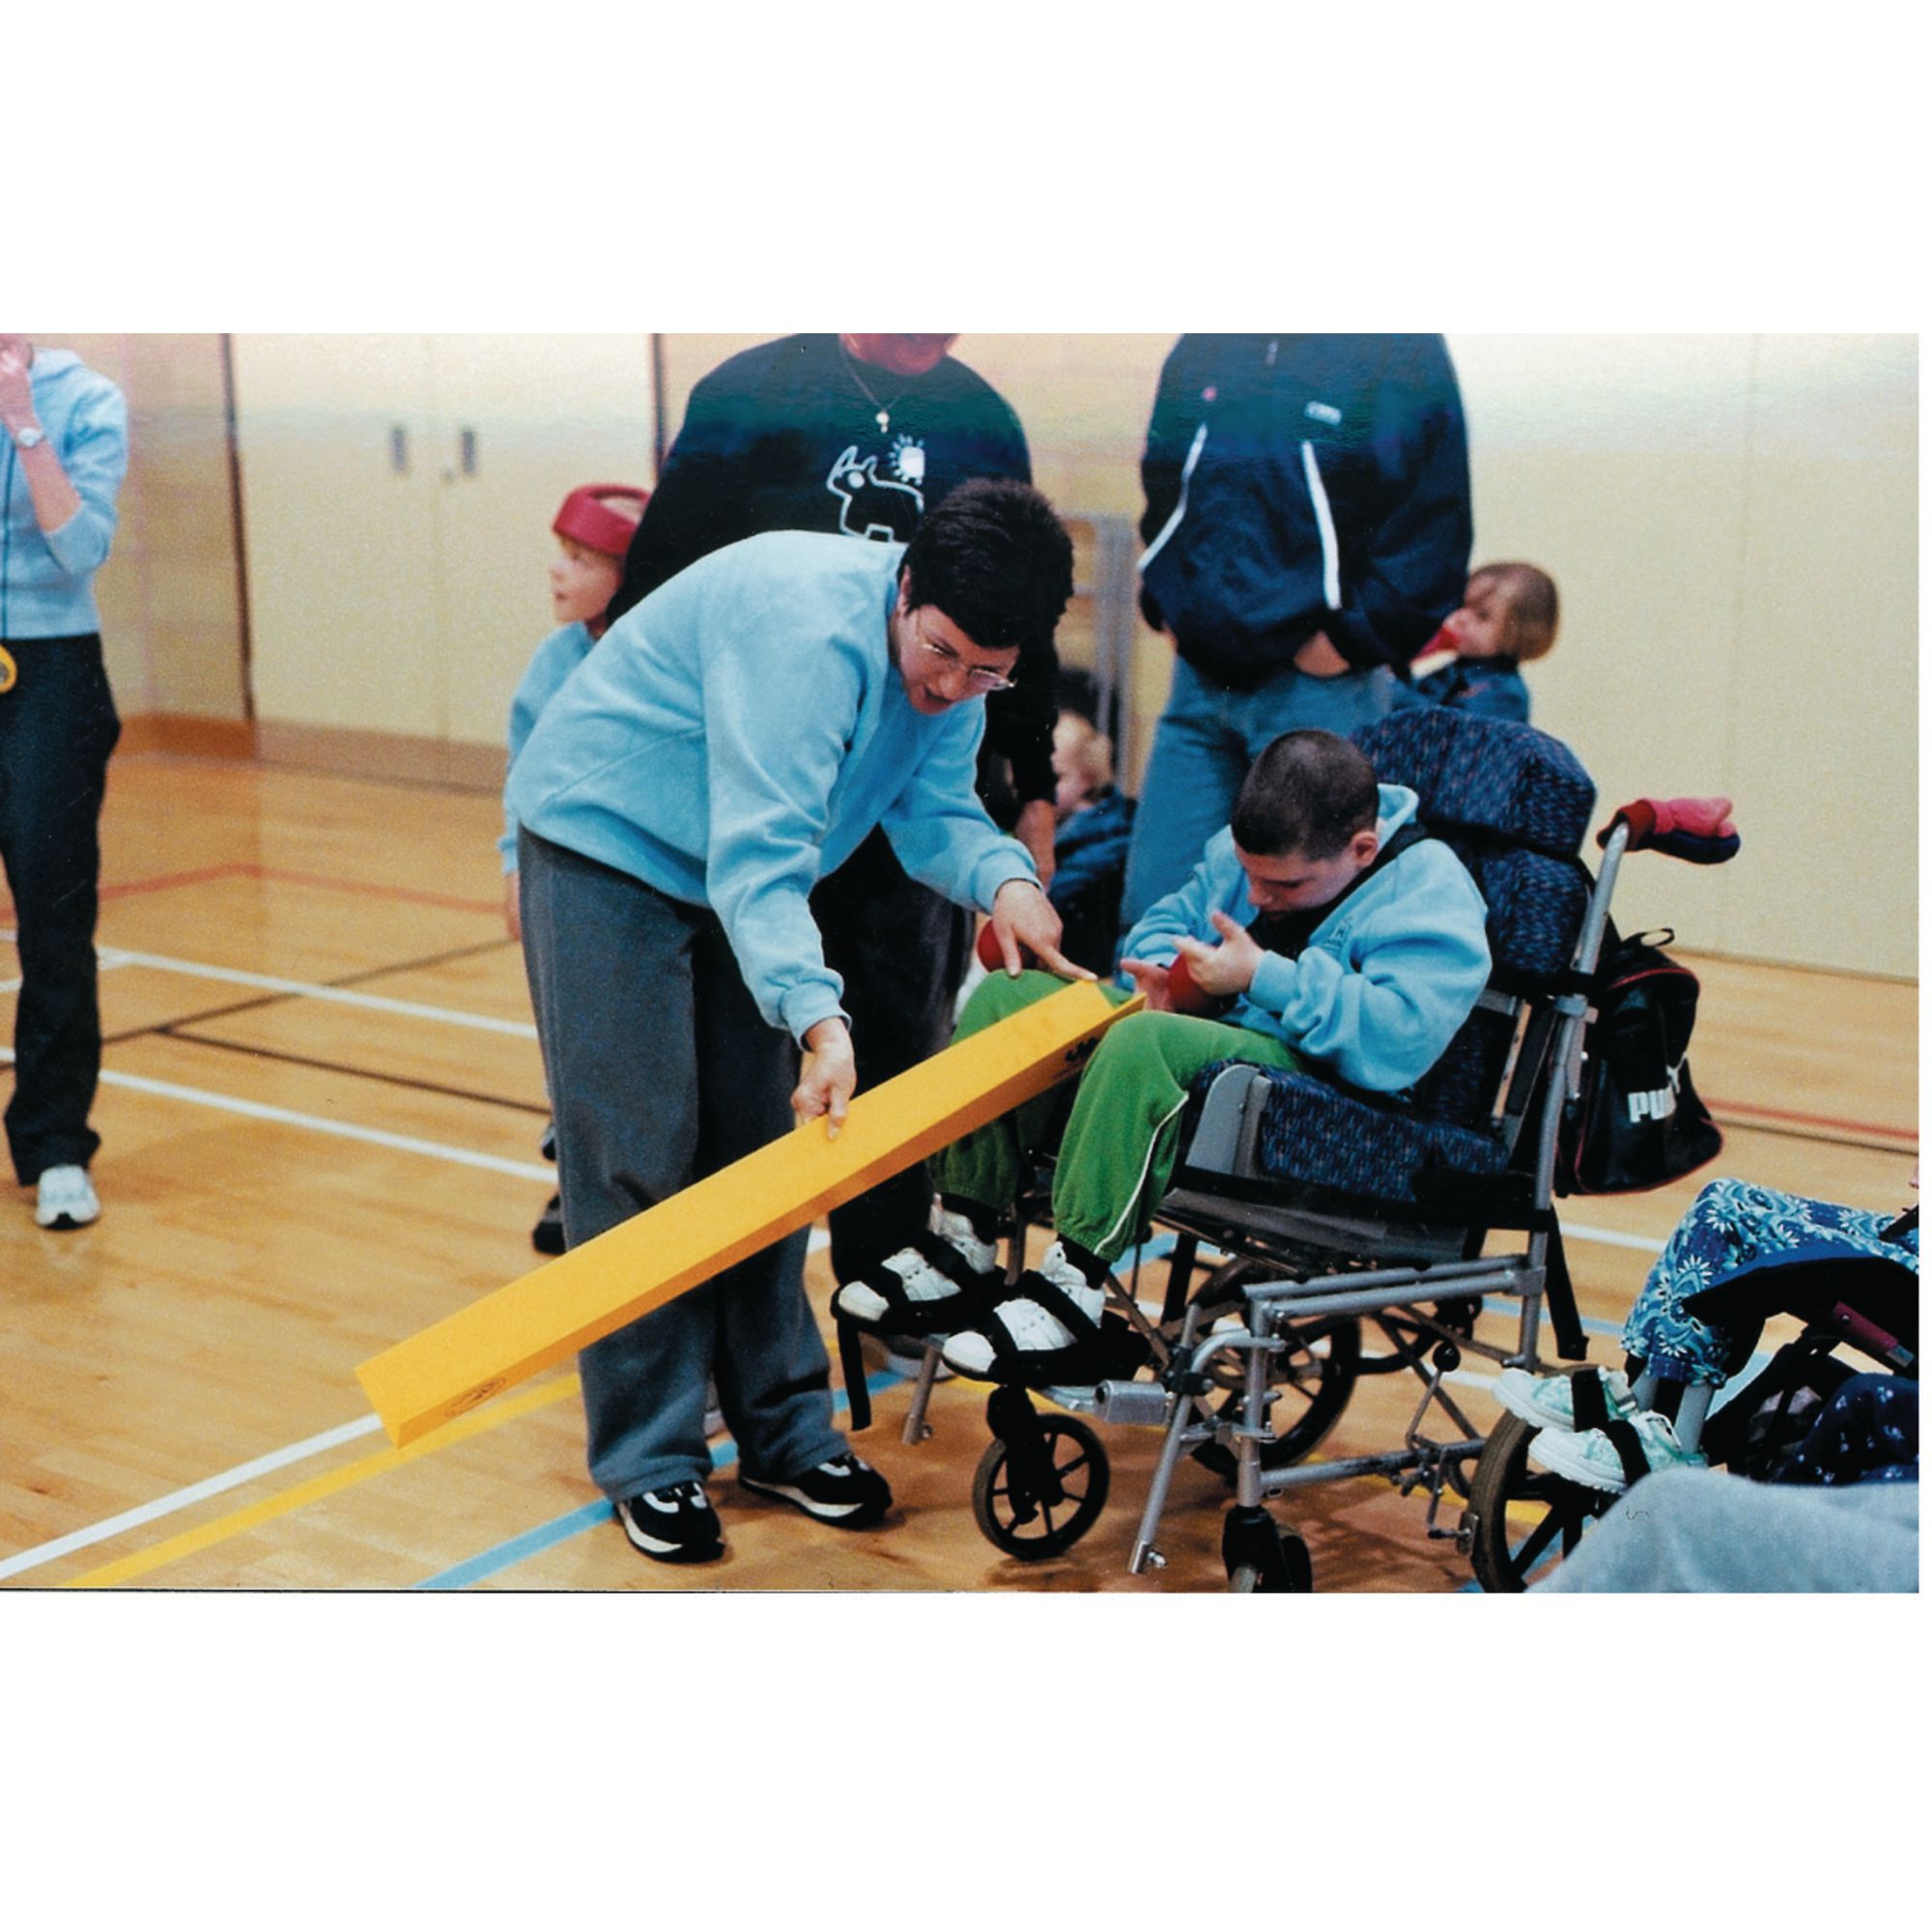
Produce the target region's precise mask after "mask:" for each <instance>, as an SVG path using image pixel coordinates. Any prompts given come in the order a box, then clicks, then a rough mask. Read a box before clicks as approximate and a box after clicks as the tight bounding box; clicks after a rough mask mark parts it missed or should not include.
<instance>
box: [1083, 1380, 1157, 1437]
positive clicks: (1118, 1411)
mask: <svg viewBox="0 0 1932 1932" xmlns="http://www.w3.org/2000/svg"><path fill="white" fill-rule="evenodd" d="M1168 1402H1169V1397H1168V1392H1167V1390H1166V1389H1165V1388H1163V1387H1162V1386H1161V1384H1160V1383H1159V1382H1145V1381H1133V1382H1102V1383H1100V1385H1099V1386H1098V1387H1097V1388H1096V1389H1095V1390H1094V1412H1095V1413H1096V1414H1097V1415H1098V1416H1099V1417H1100V1419H1101V1421H1103V1422H1124V1423H1139V1424H1141V1425H1143V1426H1145V1427H1149V1428H1154V1429H1159V1428H1163V1427H1164V1426H1165V1425H1166V1422H1167V1412H1168Z"/></svg>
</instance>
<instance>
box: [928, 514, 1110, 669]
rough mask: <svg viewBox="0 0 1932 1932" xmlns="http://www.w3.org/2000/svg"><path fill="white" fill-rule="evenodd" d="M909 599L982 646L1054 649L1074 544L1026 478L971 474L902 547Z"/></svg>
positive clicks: (1068, 589)
mask: <svg viewBox="0 0 1932 1932" xmlns="http://www.w3.org/2000/svg"><path fill="white" fill-rule="evenodd" d="M902 568H903V574H904V578H905V586H906V603H907V605H908V607H909V608H911V609H913V610H919V609H920V608H922V607H923V606H924V605H928V604H929V605H931V607H932V608H933V609H934V610H935V611H943V612H944V613H945V614H946V615H947V616H949V617H951V618H952V621H953V622H954V623H955V624H957V625H958V626H959V628H960V629H961V630H962V631H964V632H965V633H966V635H967V636H968V637H969V638H971V639H973V641H974V642H975V643H976V644H978V645H979V646H980V649H981V650H983V651H1010V650H1020V651H1027V652H1039V651H1044V650H1048V649H1051V647H1052V644H1053V633H1054V627H1055V626H1056V625H1057V624H1058V623H1059V622H1060V617H1061V613H1062V612H1063V611H1065V609H1066V605H1067V600H1068V599H1069V598H1070V597H1071V596H1072V595H1073V544H1072V540H1071V539H1070V538H1069V537H1068V536H1067V534H1066V532H1065V529H1064V528H1062V527H1061V523H1060V519H1059V518H1058V517H1056V516H1055V515H1054V514H1053V505H1052V504H1051V503H1049V502H1048V501H1047V500H1046V498H1045V497H1042V496H1041V495H1040V494H1039V492H1038V491H1037V490H1036V489H1035V488H1034V487H1033V486H1032V485H1031V484H1029V483H1018V482H1014V481H1013V480H1011V479H1010V478H997V479H996V478H991V477H976V478H975V479H974V480H973V481H972V482H970V483H962V484H960V485H959V487H958V488H957V489H956V490H952V491H949V492H948V493H947V495H946V496H945V497H944V498H942V499H941V501H940V503H939V506H938V507H937V508H936V509H933V510H929V511H928V512H927V513H926V515H925V517H924V518H923V521H922V522H921V524H920V526H919V527H918V528H917V529H916V530H915V531H914V532H913V536H912V542H911V543H909V544H908V545H907V546H906V554H905V562H904V565H903V566H902Z"/></svg>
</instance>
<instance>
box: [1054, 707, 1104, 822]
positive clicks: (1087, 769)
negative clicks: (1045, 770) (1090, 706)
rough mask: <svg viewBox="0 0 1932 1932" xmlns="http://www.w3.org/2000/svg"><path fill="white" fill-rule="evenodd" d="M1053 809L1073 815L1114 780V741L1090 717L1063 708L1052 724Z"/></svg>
mask: <svg viewBox="0 0 1932 1932" xmlns="http://www.w3.org/2000/svg"><path fill="white" fill-rule="evenodd" d="M1053 775H1054V777H1055V778H1056V779H1057V780H1058V781H1059V783H1058V784H1057V785H1056V786H1055V787H1054V793H1053V809H1054V811H1055V812H1056V814H1057V815H1058V816H1059V817H1061V818H1063V819H1065V818H1071V817H1072V816H1073V814H1074V813H1075V812H1076V811H1078V810H1080V808H1081V807H1082V806H1083V805H1085V804H1087V803H1088V802H1089V800H1091V799H1093V798H1094V797H1095V796H1096V795H1097V794H1098V793H1100V792H1103V791H1105V790H1106V789H1107V787H1108V786H1109V785H1110V784H1112V783H1113V782H1114V747H1113V744H1112V741H1111V740H1109V739H1108V738H1107V737H1106V735H1105V734H1104V733H1103V732H1102V731H1101V730H1100V729H1099V727H1098V726H1097V725H1095V724H1094V721H1093V720H1092V719H1091V718H1083V717H1082V716H1081V715H1080V713H1079V712H1077V711H1063V712H1062V713H1061V714H1060V717H1059V719H1058V721H1057V722H1056V723H1055V725H1054V727H1053Z"/></svg>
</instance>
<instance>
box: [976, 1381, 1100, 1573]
mask: <svg viewBox="0 0 1932 1932" xmlns="http://www.w3.org/2000/svg"><path fill="white" fill-rule="evenodd" d="M986 1415H987V1420H988V1421H989V1422H990V1423H991V1424H992V1426H993V1429H994V1435H993V1439H992V1441H990V1442H989V1443H987V1445H986V1453H985V1454H984V1455H983V1456H981V1457H980V1466H979V1468H978V1469H977V1470H975V1471H974V1474H973V1520H974V1521H975V1522H977V1523H978V1524H979V1525H980V1534H981V1535H982V1536H984V1537H985V1539H986V1541H987V1542H988V1543H990V1544H992V1545H993V1546H994V1548H998V1549H1004V1550H1005V1551H1006V1552H1007V1554H1008V1555H1009V1556H1016V1557H1018V1558H1019V1560H1020V1561H1021V1562H1022V1563H1040V1562H1044V1561H1045V1560H1046V1559H1047V1558H1048V1557H1051V1556H1058V1555H1060V1554H1061V1553H1062V1552H1063V1551H1065V1550H1068V1549H1071V1548H1073V1546H1074V1545H1075V1544H1076V1543H1078V1542H1079V1541H1080V1539H1081V1538H1082V1537H1083V1536H1085V1535H1086V1534H1087V1532H1088V1531H1089V1530H1090V1529H1092V1528H1093V1527H1094V1523H1095V1522H1096V1521H1098V1520H1099V1517H1100V1512H1101V1511H1102V1510H1103V1509H1104V1508H1105V1507H1106V1505H1107V1485H1108V1481H1109V1474H1108V1468H1107V1452H1106V1450H1105V1449H1104V1448H1103V1447H1102V1446H1101V1443H1100V1438H1099V1436H1098V1435H1095V1434H1094V1431H1093V1430H1091V1429H1090V1428H1088V1426H1087V1425H1086V1424H1085V1423H1084V1422H1081V1421H1079V1420H1077V1419H1076V1418H1075V1417H1073V1416H1070V1415H1041V1414H1040V1413H1039V1412H1038V1411H1037V1409H1035V1407H1034V1406H1033V1405H1032V1404H1031V1403H1030V1402H1028V1401H1027V1399H1026V1397H1025V1396H1024V1395H1023V1394H1021V1392H1020V1391H1019V1390H1017V1389H1000V1390H997V1391H996V1392H995V1393H994V1395H993V1397H992V1399H991V1401H989V1402H988V1403H987V1405H986Z"/></svg>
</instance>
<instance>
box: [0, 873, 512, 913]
mask: <svg viewBox="0 0 1932 1932" xmlns="http://www.w3.org/2000/svg"><path fill="white" fill-rule="evenodd" d="M221 879H261V880H265V881H267V882H269V883H270V884H272V885H278V886H314V887H316V888H317V889H318V890H320V891H323V892H331V893H361V894H363V895H366V896H368V897H371V898H381V899H395V900H397V901H399V902H401V903H403V904H406V905H425V906H438V907H440V908H441V909H442V910H444V911H446V912H473V913H481V914H485V915H487V916H489V917H491V918H498V917H500V916H501V914H502V910H503V907H502V902H501V901H500V900H498V899H466V898H459V897H457V896H456V895H454V894H450V893H424V892H417V891H416V890H415V889H414V888H412V887H410V886H379V885H373V884H371V883H370V882H369V881H367V880H365V879H331V878H328V877H327V876H325V875H324V874H322V873H320V872H291V871H285V870H283V869H282V868H281V867H275V866H255V865H241V864H234V865H227V866H204V867H201V868H200V869H199V870H196V871H192V872H162V873H160V874H158V875H157V876H156V877H155V878H152V879H127V880H123V881H122V882H121V883H119V884H118V885H112V886H102V887H101V889H100V896H101V898H102V899H103V900H106V899H125V898H134V897H136V896H138V895H141V894H143V893H166V892H173V891H175V890H177V889H178V888H180V887H182V886H206V885H212V884H213V883H214V882H216V881H217V880H221ZM13 917H14V903H13V901H12V900H11V899H5V898H0V919H7V920H10V921H11V920H12V919H13Z"/></svg>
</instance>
